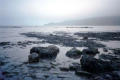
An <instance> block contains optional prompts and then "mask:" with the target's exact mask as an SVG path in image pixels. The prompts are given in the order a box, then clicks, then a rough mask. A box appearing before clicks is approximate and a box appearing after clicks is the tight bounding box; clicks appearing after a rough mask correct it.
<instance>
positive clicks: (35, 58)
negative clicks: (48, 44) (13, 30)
mask: <svg viewBox="0 0 121 81" xmlns="http://www.w3.org/2000/svg"><path fill="white" fill-rule="evenodd" d="M28 58H29V63H33V62H39V55H38V54H37V53H31V54H30V55H29V56H28Z"/></svg>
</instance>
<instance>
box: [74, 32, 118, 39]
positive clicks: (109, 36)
mask: <svg viewBox="0 0 121 81" xmlns="http://www.w3.org/2000/svg"><path fill="white" fill-rule="evenodd" d="M75 35H78V36H81V37H83V36H88V37H93V38H97V39H100V40H120V32H100V33H92V32H88V33H79V32H78V33H75Z"/></svg>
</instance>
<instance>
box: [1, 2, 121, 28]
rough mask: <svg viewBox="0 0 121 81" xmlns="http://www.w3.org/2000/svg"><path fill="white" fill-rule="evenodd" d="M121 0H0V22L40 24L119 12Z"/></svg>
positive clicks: (4, 23) (3, 23)
mask: <svg viewBox="0 0 121 81" xmlns="http://www.w3.org/2000/svg"><path fill="white" fill-rule="evenodd" d="M119 15H120V0H0V25H29V26H31V25H32V26H35V25H43V24H46V23H50V22H60V21H65V20H76V19H84V18H90V17H100V16H119Z"/></svg>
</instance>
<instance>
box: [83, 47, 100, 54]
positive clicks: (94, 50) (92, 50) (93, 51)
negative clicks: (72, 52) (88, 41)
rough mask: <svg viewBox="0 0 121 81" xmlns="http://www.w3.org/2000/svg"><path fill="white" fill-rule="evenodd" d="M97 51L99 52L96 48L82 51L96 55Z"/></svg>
mask: <svg viewBox="0 0 121 81" xmlns="http://www.w3.org/2000/svg"><path fill="white" fill-rule="evenodd" d="M97 53H99V51H98V49H96V48H88V49H84V50H83V51H82V54H87V55H96V54H97Z"/></svg>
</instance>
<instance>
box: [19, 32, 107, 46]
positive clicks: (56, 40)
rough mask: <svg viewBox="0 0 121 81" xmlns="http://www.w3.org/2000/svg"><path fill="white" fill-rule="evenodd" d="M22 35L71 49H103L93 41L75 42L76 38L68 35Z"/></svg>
mask: <svg viewBox="0 0 121 81" xmlns="http://www.w3.org/2000/svg"><path fill="white" fill-rule="evenodd" d="M21 34H22V35H25V36H27V37H34V38H38V39H42V40H43V42H46V43H51V44H59V45H63V46H71V47H83V46H86V47H89V46H95V47H105V45H103V44H101V43H97V42H95V41H93V40H87V41H83V40H80V41H76V40H78V38H74V36H71V35H68V34H64V35H63V34H62V35H58V34H42V33H41V32H28V33H21Z"/></svg>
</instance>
